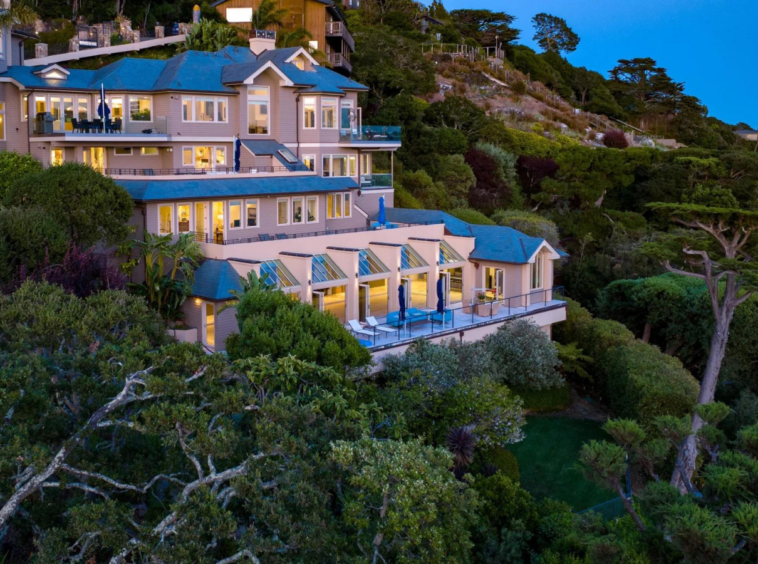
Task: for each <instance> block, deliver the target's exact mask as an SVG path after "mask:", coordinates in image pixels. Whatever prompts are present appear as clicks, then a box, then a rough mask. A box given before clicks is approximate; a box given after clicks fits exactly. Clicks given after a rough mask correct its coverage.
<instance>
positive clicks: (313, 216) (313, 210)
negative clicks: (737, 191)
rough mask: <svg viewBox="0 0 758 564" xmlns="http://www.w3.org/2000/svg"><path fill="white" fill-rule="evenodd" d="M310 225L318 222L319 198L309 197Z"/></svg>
mask: <svg viewBox="0 0 758 564" xmlns="http://www.w3.org/2000/svg"><path fill="white" fill-rule="evenodd" d="M307 209H308V223H316V222H318V197H317V196H308V205H307Z"/></svg>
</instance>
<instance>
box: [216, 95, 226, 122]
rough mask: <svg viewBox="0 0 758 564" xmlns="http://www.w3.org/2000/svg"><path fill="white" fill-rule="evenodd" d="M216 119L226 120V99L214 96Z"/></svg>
mask: <svg viewBox="0 0 758 564" xmlns="http://www.w3.org/2000/svg"><path fill="white" fill-rule="evenodd" d="M216 121H221V122H224V121H226V100H225V99H224V98H216Z"/></svg>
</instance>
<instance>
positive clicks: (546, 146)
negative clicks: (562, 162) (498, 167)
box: [479, 121, 561, 157]
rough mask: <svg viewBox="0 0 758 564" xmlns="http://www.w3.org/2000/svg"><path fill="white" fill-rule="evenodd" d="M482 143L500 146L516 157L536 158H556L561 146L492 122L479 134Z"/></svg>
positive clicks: (535, 135) (540, 136)
mask: <svg viewBox="0 0 758 564" xmlns="http://www.w3.org/2000/svg"><path fill="white" fill-rule="evenodd" d="M479 138H480V139H481V140H482V141H487V142H489V143H494V144H496V145H499V146H500V147H501V148H502V149H505V150H506V151H509V152H511V153H513V154H515V155H530V156H535V157H554V156H556V155H557V154H558V152H559V151H560V149H561V146H560V145H558V143H554V142H553V141H550V140H549V139H547V138H545V137H543V136H542V135H537V134H535V133H527V132H525V131H519V130H518V129H511V128H509V127H506V126H505V125H504V124H502V123H499V122H495V121H492V122H490V123H489V124H488V125H486V126H485V127H483V128H482V129H481V130H480V132H479Z"/></svg>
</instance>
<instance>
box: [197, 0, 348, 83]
mask: <svg viewBox="0 0 758 564" xmlns="http://www.w3.org/2000/svg"><path fill="white" fill-rule="evenodd" d="M260 3H261V0H217V1H216V2H214V3H213V4H212V6H214V7H215V8H216V9H217V10H218V11H219V13H221V15H222V16H224V18H226V20H227V21H228V22H229V23H231V24H234V25H236V26H240V27H243V28H245V29H250V28H251V24H250V20H251V18H252V16H253V11H254V10H256V9H257V8H258V6H259V5H260ZM278 7H279V8H283V9H285V10H287V19H286V21H285V29H284V30H282V31H283V32H284V31H289V30H294V29H300V28H304V29H307V30H308V31H309V32H310V34H311V36H312V37H311V39H310V40H309V45H310V47H311V48H312V49H317V50H319V51H322V52H323V53H325V54H326V58H327V61H328V62H329V64H330V65H331V66H332V68H334V69H335V70H337V71H339V72H341V73H343V74H347V75H350V73H351V72H352V65H351V64H350V55H351V54H352V53H353V52H354V51H355V41H354V40H353V36H352V35H351V34H350V31H349V30H348V29H347V23H346V21H345V16H344V14H343V13H342V10H340V8H339V7H338V6H337V5H336V4H334V2H332V0H278Z"/></svg>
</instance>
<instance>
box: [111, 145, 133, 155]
mask: <svg viewBox="0 0 758 564" xmlns="http://www.w3.org/2000/svg"><path fill="white" fill-rule="evenodd" d="M119 151H129V152H128V153H119ZM113 154H114V155H115V156H117V157H131V156H132V155H134V147H114V148H113Z"/></svg>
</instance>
